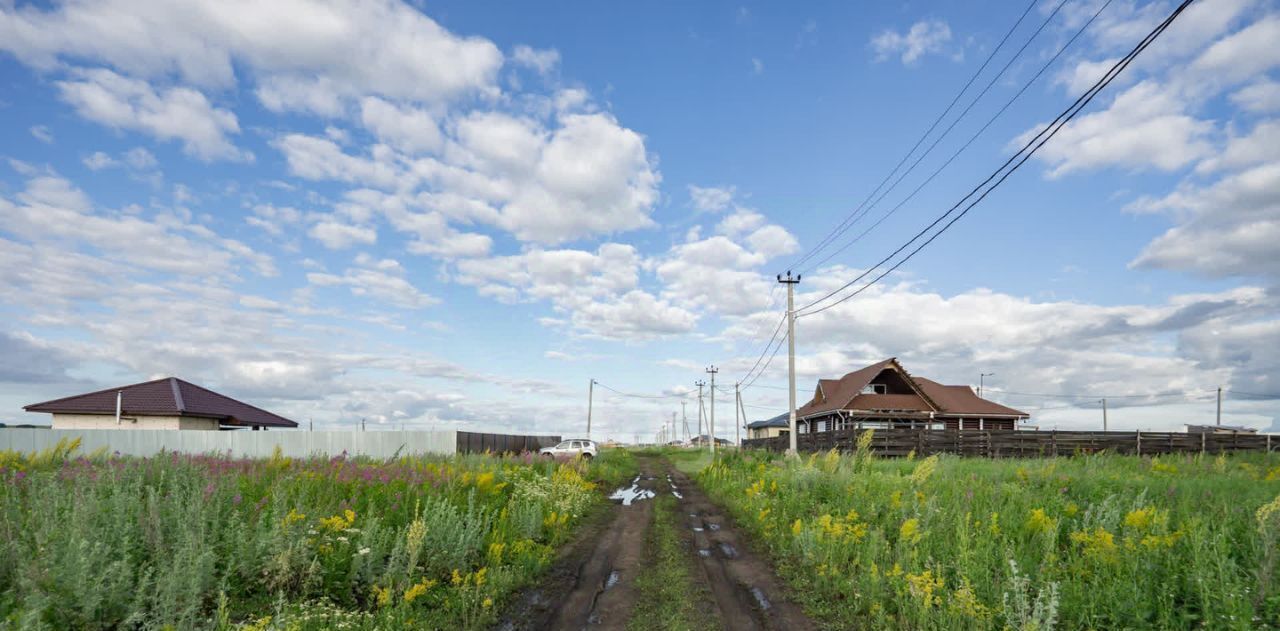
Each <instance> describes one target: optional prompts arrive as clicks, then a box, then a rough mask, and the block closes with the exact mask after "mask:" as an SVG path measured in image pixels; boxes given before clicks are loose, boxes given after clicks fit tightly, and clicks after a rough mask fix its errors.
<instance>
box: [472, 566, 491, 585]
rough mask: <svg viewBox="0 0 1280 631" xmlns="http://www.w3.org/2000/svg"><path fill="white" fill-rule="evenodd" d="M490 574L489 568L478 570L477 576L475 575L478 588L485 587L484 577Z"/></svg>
mask: <svg viewBox="0 0 1280 631" xmlns="http://www.w3.org/2000/svg"><path fill="white" fill-rule="evenodd" d="M488 573H489V568H487V567H482V568H480V569H478V570H476V574H475V582H476V587H479V586H481V585H484V577H485V574H488Z"/></svg>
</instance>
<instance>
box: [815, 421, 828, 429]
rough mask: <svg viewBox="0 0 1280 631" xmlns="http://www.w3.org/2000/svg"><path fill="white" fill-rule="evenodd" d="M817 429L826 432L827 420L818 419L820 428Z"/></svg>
mask: <svg viewBox="0 0 1280 631" xmlns="http://www.w3.org/2000/svg"><path fill="white" fill-rule="evenodd" d="M817 431H819V432H825V431H827V422H826V421H818V429H817Z"/></svg>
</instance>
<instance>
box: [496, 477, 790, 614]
mask: <svg viewBox="0 0 1280 631" xmlns="http://www.w3.org/2000/svg"><path fill="white" fill-rule="evenodd" d="M638 461H639V471H640V473H639V475H637V476H636V478H635V479H634V480H632V482H631V484H630V485H629V486H630V487H632V488H634V489H636V490H640V491H650V492H652V493H654V494H666V493H670V494H671V495H672V496H674V497H675V498H676V501H677V503H678V511H679V513H678V514H679V515H682V516H683V518H682V523H683V524H684V525H685V526H686V533H685V535H684V536H681V541H682V542H687V543H688V545H689V546H690V548H689V554H690V555H691V556H693V557H696V558H697V560H698V563H697V564H696V567H697V568H700V571H697V573H696V574H695V577H694V578H695V580H697V581H705V583H706V586H707V588H708V591H709V592H710V593H711V595H712V597H713V600H714V606H715V612H714V613H715V614H716V615H717V617H718V619H719V622H720V625H719V626H720V627H721V628H724V629H729V630H731V631H743V630H751V629H767V630H773V629H787V630H792V629H798V630H806V629H813V628H815V627H814V625H813V623H812V622H811V621H810V620H809V619H808V618H807V617H806V616H805V615H804V613H803V612H802V611H801V610H800V608H799V607H798V606H796V605H795V604H793V603H792V602H791V601H790V600H789V599H788V598H787V596H786V592H785V591H784V590H783V588H782V587H781V583H780V581H779V580H778V578H777V576H776V575H775V574H774V573H773V569H772V567H771V566H770V565H769V564H768V563H767V562H766V561H765V560H764V559H762V558H761V557H760V556H758V555H756V554H755V553H754V552H752V551H751V550H749V549H748V548H747V547H746V546H744V545H743V543H742V542H741V540H740V539H739V536H738V534H737V531H736V530H735V529H734V527H733V525H732V523H731V522H730V521H729V520H728V518H727V516H725V515H724V513H723V511H721V510H720V509H719V507H717V506H716V505H715V504H713V503H712V502H711V501H710V500H708V499H707V497H706V495H705V494H704V493H703V492H702V490H701V489H699V488H698V487H697V485H696V484H695V483H694V482H693V481H692V480H691V479H690V478H689V477H688V476H686V475H685V474H683V473H681V472H679V471H678V470H676V469H674V468H673V467H672V466H671V465H670V463H667V462H665V461H659V460H658V459H656V458H654V457H645V456H641V457H639V458H638ZM651 498H652V496H649V498H643V499H638V500H636V501H632V502H630V504H629V505H620V506H616V507H615V508H614V511H613V514H612V516H611V517H609V516H605V518H604V519H600V520H599V521H597V522H596V523H594V524H591V525H588V526H587V527H586V528H585V529H584V532H582V533H581V535H580V539H579V540H578V541H577V542H575V543H574V544H570V547H569V549H567V550H566V551H565V552H564V553H563V554H562V555H561V559H560V561H558V562H557V563H556V564H555V566H554V567H553V568H552V570H551V571H550V572H549V573H548V575H547V576H546V577H545V578H544V579H543V580H542V581H540V583H539V585H537V586H535V587H533V588H531V589H528V590H525V592H524V593H523V594H522V596H520V597H519V598H518V599H517V602H516V603H515V604H514V605H513V606H512V607H511V608H510V609H509V610H508V613H507V616H506V618H505V619H504V620H503V621H502V622H501V623H499V624H498V625H497V627H496V628H498V629H501V630H503V631H529V630H534V629H555V630H565V631H580V630H583V629H592V630H595V629H601V630H609V631H613V630H623V629H626V626H627V622H628V621H629V620H630V618H631V614H632V610H633V609H634V608H635V606H636V604H637V602H638V597H639V595H638V592H637V589H636V585H635V579H636V577H637V576H638V575H639V574H640V572H641V570H642V569H643V568H642V565H643V564H644V562H645V561H644V560H645V558H646V554H645V552H646V549H645V547H646V545H647V544H646V541H647V537H646V533H647V531H648V529H649V528H650V526H651V524H652V521H653V516H654V501H653V500H652V499H651Z"/></svg>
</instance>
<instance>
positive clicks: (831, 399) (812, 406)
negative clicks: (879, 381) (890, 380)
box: [796, 357, 937, 417]
mask: <svg viewBox="0 0 1280 631" xmlns="http://www.w3.org/2000/svg"><path fill="white" fill-rule="evenodd" d="M890 369H892V370H896V371H897V372H898V374H900V375H902V377H903V379H905V380H906V382H907V383H908V384H909V385H910V386H911V387H912V389H914V390H915V391H916V393H917V394H919V395H920V398H921V399H922V400H923V401H924V402H925V404H926V405H928V406H929V407H925V408H923V410H924V411H926V412H927V411H930V410H936V409H937V406H936V405H934V403H933V401H932V400H931V399H932V397H930V396H929V395H928V394H926V393H925V392H923V391H922V390H921V389H920V388H919V386H917V385H916V383H915V381H914V380H913V379H912V378H911V375H910V374H909V373H908V372H907V370H906V369H905V368H903V367H902V364H899V363H898V358H896V357H890V358H889V359H886V360H884V361H881V362H876V363H874V364H871V365H870V366H867V367H866V368H860V369H858V370H855V371H853V372H851V373H849V374H847V375H845V376H843V377H841V378H839V379H820V380H818V385H819V386H820V387H821V388H822V392H823V395H824V396H823V400H822V401H817V400H816V398H815V400H813V401H810V402H809V403H806V404H804V405H803V406H801V407H800V408H799V409H797V410H796V416H797V417H801V416H812V415H814V414H822V413H824V412H833V411H835V410H845V409H850V404H852V403H853V400H854V398H855V397H858V396H859V395H862V389H863V388H865V387H867V384H869V383H871V381H872V380H874V379H875V378H876V377H878V376H880V373H882V372H884V371H885V370H890ZM880 396H886V395H880ZM889 396H891V395H889Z"/></svg>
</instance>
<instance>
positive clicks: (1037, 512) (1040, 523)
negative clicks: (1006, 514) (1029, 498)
mask: <svg viewBox="0 0 1280 631" xmlns="http://www.w3.org/2000/svg"><path fill="white" fill-rule="evenodd" d="M1057 527H1058V522H1057V521H1056V520H1054V519H1053V518H1052V517H1049V516H1048V515H1046V514H1045V512H1044V509H1043V508H1034V509H1032V510H1031V515H1030V516H1028V517H1027V530H1030V531H1031V532H1033V533H1040V532H1048V531H1050V530H1053V529H1054V528H1057Z"/></svg>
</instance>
